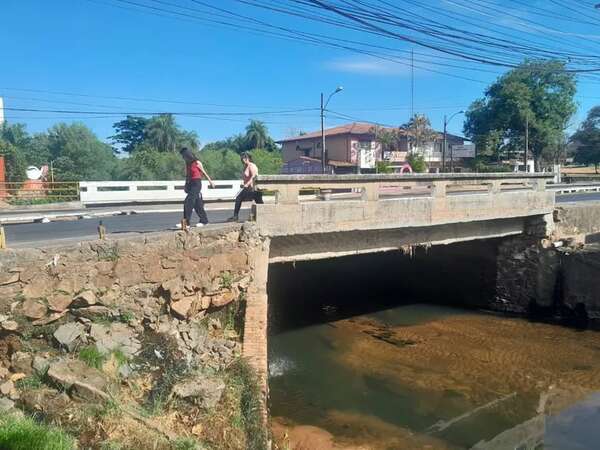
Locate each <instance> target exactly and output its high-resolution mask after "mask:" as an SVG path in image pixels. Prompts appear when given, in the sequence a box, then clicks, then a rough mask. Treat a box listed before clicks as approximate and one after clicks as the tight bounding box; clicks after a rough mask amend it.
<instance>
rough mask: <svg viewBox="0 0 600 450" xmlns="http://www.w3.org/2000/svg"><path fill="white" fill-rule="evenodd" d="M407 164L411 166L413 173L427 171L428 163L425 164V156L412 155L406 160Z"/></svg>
mask: <svg viewBox="0 0 600 450" xmlns="http://www.w3.org/2000/svg"><path fill="white" fill-rule="evenodd" d="M406 162H408V164H410V167H411V168H412V170H413V172H419V173H421V172H425V171H426V170H427V163H425V158H424V157H423V155H420V154H418V153H414V152H413V153H410V154H409V155H408V157H407V158H406Z"/></svg>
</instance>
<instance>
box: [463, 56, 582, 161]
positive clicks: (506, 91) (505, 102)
mask: <svg viewBox="0 0 600 450" xmlns="http://www.w3.org/2000/svg"><path fill="white" fill-rule="evenodd" d="M564 69H565V64H564V63H563V62H560V61H525V62H524V63H522V64H521V65H520V66H519V67H517V68H515V69H513V70H511V71H509V72H507V73H506V74H504V75H503V76H501V77H500V78H499V79H498V80H497V81H496V82H495V83H493V84H492V85H491V86H490V87H488V88H487V89H486V91H485V96H484V98H482V99H479V100H476V101H475V102H473V104H472V105H471V107H470V108H469V110H468V111H467V113H466V121H465V125H464V133H465V135H466V136H467V137H469V138H470V139H471V140H472V141H474V142H476V143H482V142H493V145H498V142H500V144H499V145H498V151H499V152H503V153H504V154H508V155H510V153H511V152H516V151H519V150H521V151H522V150H523V149H524V148H525V132H526V128H527V129H528V130H529V149H530V151H531V154H532V155H533V159H534V161H535V162H536V166H538V167H539V163H540V161H541V160H543V159H548V160H549V159H551V157H552V155H553V153H554V150H553V149H554V148H555V146H556V143H557V142H559V140H560V139H561V136H562V135H563V132H564V130H565V129H566V128H567V124H568V121H569V119H570V118H571V116H572V115H573V114H574V113H575V111H576V105H575V102H574V100H573V97H574V95H575V90H576V86H575V77H574V75H573V74H572V73H568V72H566V71H565V70H564Z"/></svg>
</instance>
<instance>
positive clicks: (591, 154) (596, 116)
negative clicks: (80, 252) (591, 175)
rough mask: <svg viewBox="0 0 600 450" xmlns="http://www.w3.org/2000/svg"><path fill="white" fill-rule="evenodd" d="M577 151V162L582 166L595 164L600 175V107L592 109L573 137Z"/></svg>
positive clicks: (572, 140)
mask: <svg viewBox="0 0 600 450" xmlns="http://www.w3.org/2000/svg"><path fill="white" fill-rule="evenodd" d="M571 142H573V143H574V144H575V145H576V147H577V149H576V150H575V161H576V162H578V163H581V164H586V165H587V164H593V165H594V168H595V170H596V173H598V165H600V106H596V107H594V108H592V109H591V110H590V111H589V112H588V115H587V118H586V119H585V121H584V122H583V123H582V124H581V126H580V127H579V130H577V132H576V133H575V134H574V135H573V136H572V137H571Z"/></svg>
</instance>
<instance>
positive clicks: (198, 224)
mask: <svg viewBox="0 0 600 450" xmlns="http://www.w3.org/2000/svg"><path fill="white" fill-rule="evenodd" d="M204 225H206V224H205V223H202V222H198V223H197V224H196V228H202V227H203V226H204Z"/></svg>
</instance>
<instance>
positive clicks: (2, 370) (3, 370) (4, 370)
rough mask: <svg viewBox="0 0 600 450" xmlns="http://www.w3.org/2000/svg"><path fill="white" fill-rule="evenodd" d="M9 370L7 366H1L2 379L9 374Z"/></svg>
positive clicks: (0, 376)
mask: <svg viewBox="0 0 600 450" xmlns="http://www.w3.org/2000/svg"><path fill="white" fill-rule="evenodd" d="M8 374H9V372H8V369H7V368H6V367H2V366H0V380H3V379H5V378H6V377H7V376H8Z"/></svg>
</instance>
